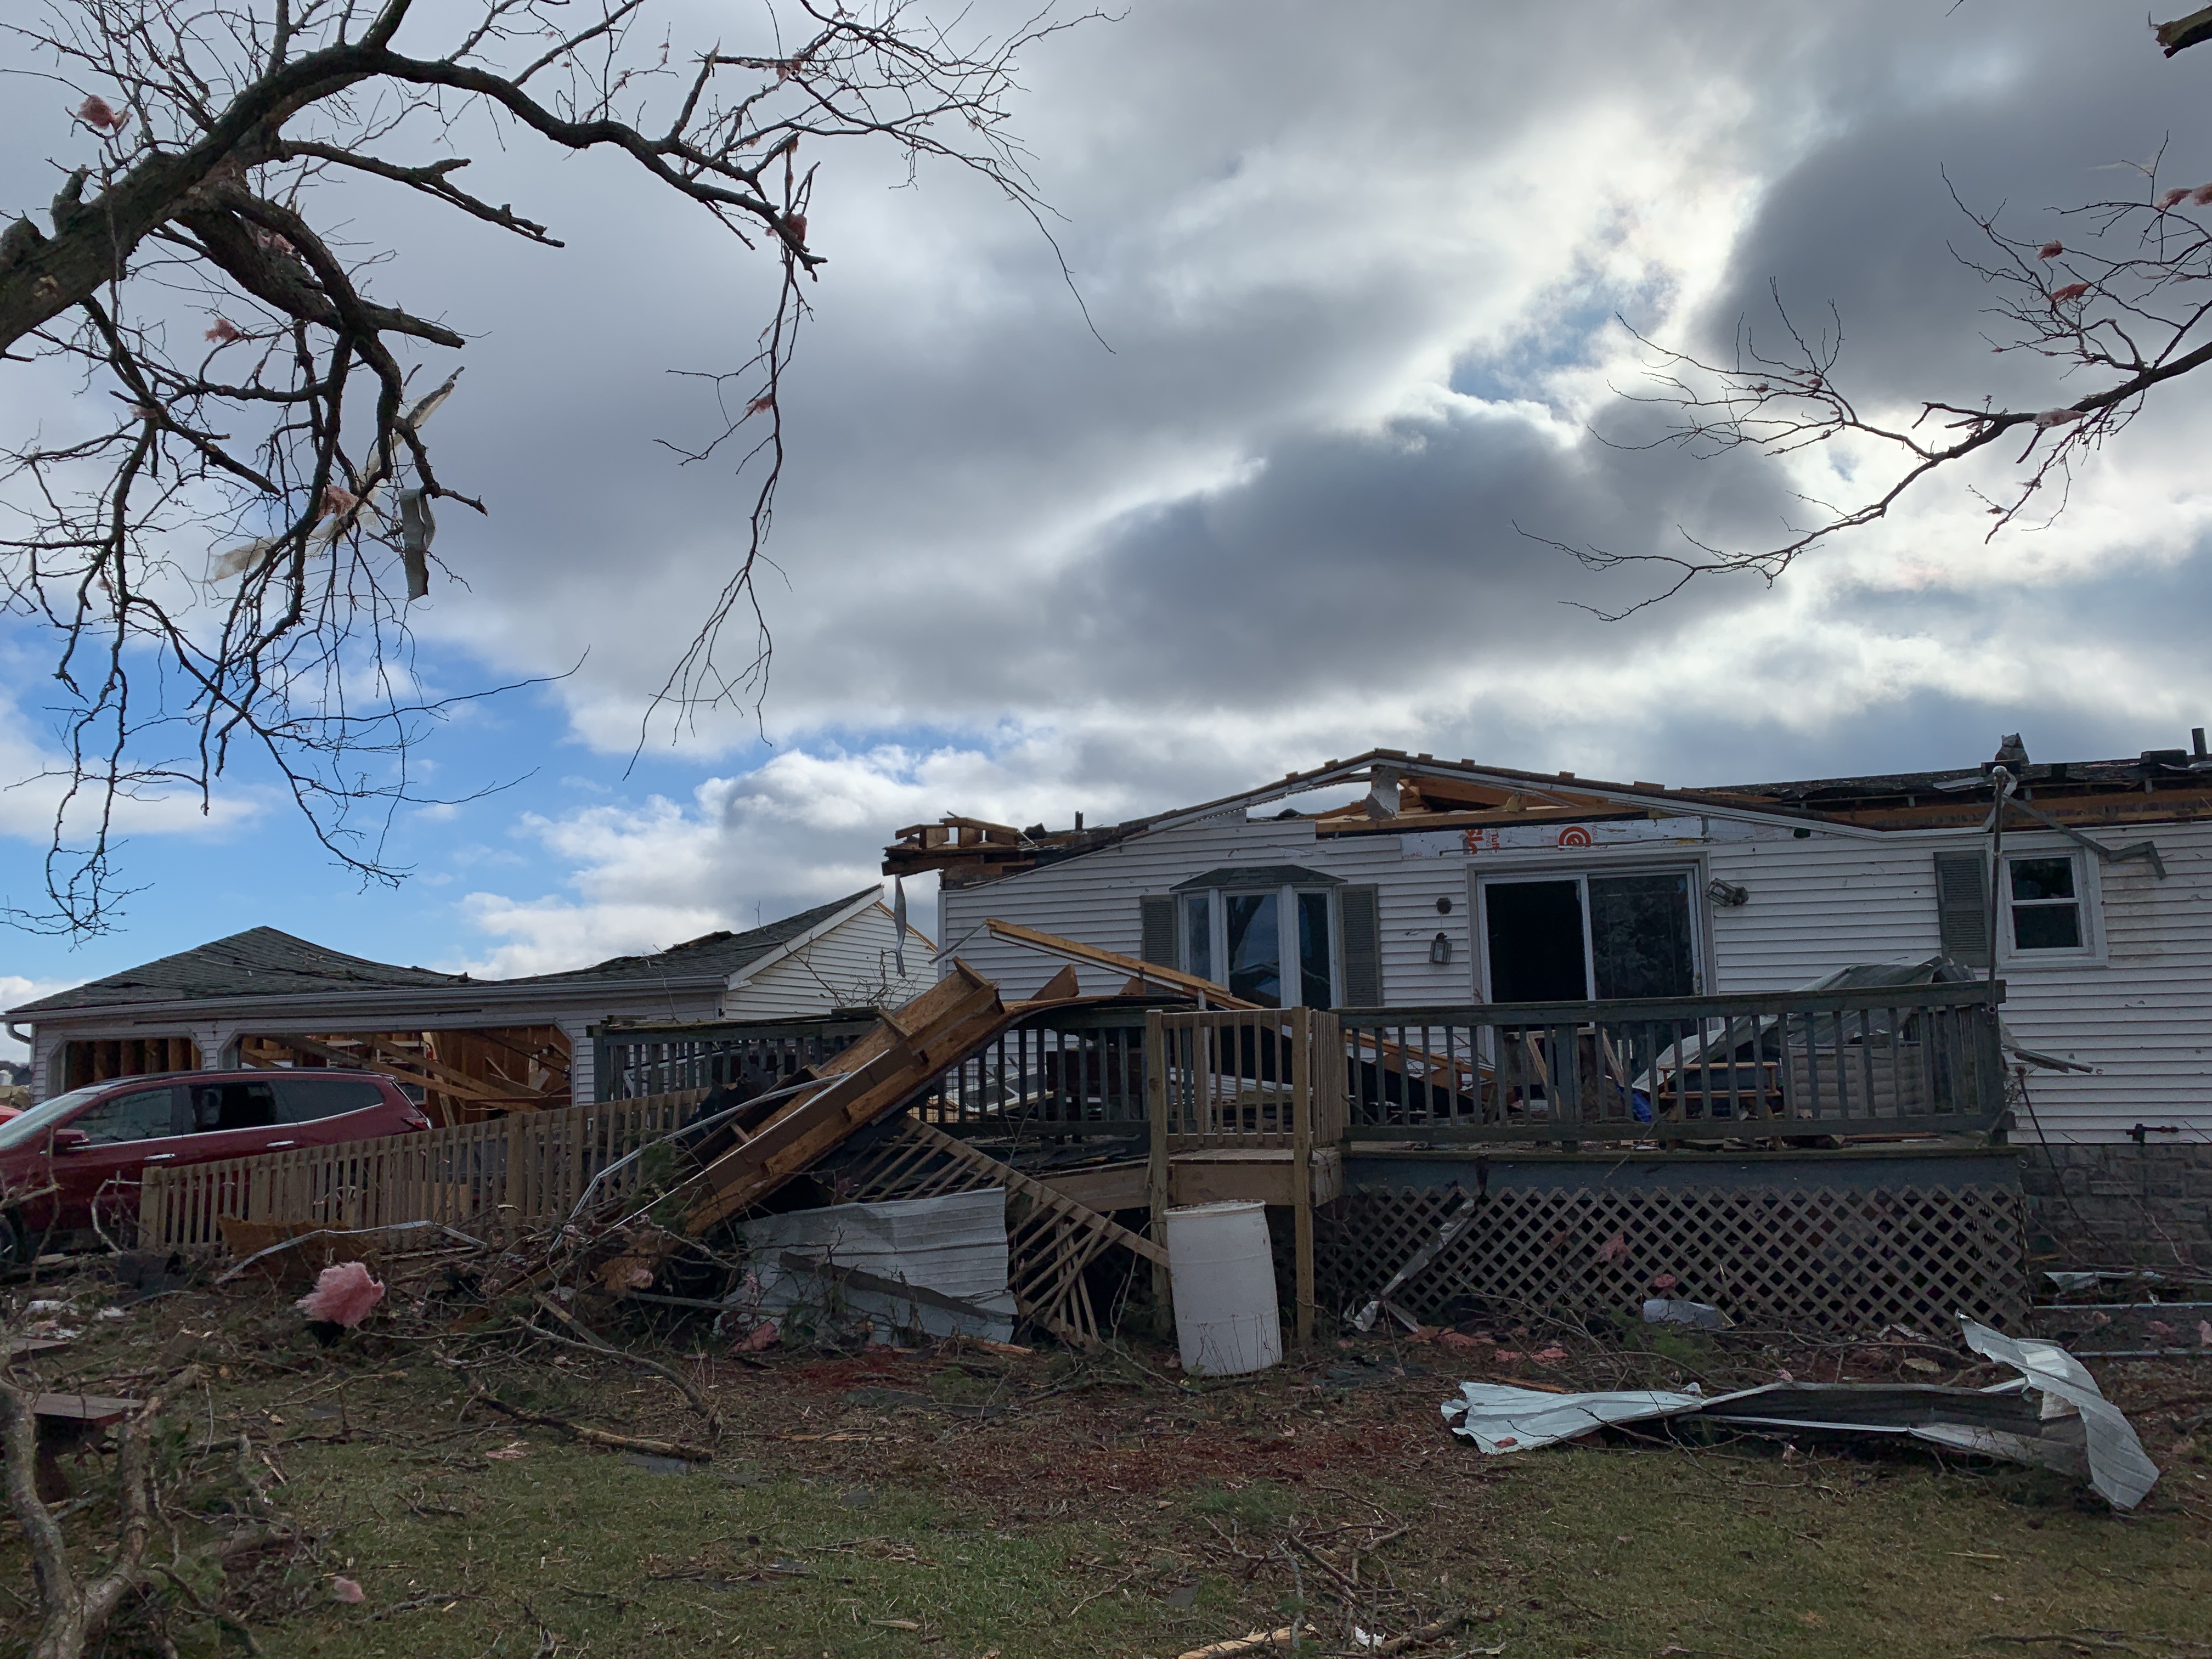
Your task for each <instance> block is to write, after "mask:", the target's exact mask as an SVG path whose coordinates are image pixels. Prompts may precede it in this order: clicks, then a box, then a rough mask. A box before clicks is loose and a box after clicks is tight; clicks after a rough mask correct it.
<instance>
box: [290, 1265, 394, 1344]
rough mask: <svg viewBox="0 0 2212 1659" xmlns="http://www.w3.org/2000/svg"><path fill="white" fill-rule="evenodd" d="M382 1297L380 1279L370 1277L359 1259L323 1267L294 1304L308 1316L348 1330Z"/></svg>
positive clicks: (364, 1317) (367, 1313)
mask: <svg viewBox="0 0 2212 1659" xmlns="http://www.w3.org/2000/svg"><path fill="white" fill-rule="evenodd" d="M383 1300H384V1285H383V1281H381V1280H380V1279H373V1278H371V1277H370V1276H369V1272H368V1268H367V1267H363V1266H362V1264H361V1263H360V1262H358V1261H341V1262H339V1263H338V1264H337V1266H336V1267H325V1268H324V1269H323V1271H322V1273H320V1275H319V1276H318V1277H317V1279H316V1280H315V1288H314V1289H313V1290H312V1291H308V1292H307V1295H305V1296H303V1297H301V1298H300V1299H299V1301H297V1302H296V1303H295V1304H293V1305H294V1306H295V1307H296V1308H298V1309H299V1310H300V1311H301V1313H303V1314H305V1315H307V1317H308V1318H310V1319H318V1320H322V1321H324V1322H326V1323H329V1324H332V1325H336V1326H338V1327H340V1328H342V1329H345V1330H351V1329H353V1328H354V1327H355V1326H356V1325H358V1324H360V1323H361V1322H362V1320H364V1319H366V1318H368V1316H369V1313H370V1310H373V1309H374V1307H375V1306H376V1304H378V1303H380V1302H381V1301H383Z"/></svg>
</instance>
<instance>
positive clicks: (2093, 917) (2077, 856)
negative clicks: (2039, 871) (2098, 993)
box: [1997, 836, 2110, 973]
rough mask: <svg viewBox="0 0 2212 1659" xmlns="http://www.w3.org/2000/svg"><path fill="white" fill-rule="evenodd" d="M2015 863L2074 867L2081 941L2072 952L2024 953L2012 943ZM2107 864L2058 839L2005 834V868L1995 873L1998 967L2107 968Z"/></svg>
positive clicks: (2017, 969)
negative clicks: (2059, 861) (2031, 861)
mask: <svg viewBox="0 0 2212 1659" xmlns="http://www.w3.org/2000/svg"><path fill="white" fill-rule="evenodd" d="M2015 859H2065V860H2069V862H2070V863H2071V864H2072V865H2073V866H2074V902H2075V904H2076V905H2077V906H2079V907H2080V908H2081V944H2080V945H2075V946H2074V947H2072V948H2071V949H2069V950H2049V951H2023V950H2021V948H2020V947H2019V946H2018V945H2015V944H2014V943H2013V899H2012V865H2013V860H2015ZM2103 863H2104V860H2102V859H2100V858H2098V857H2097V856H2096V855H2095V854H2093V853H2091V852H2090V851H2089V850H2088V848H2085V847H2076V846H2074V845H2072V844H2071V843H2070V842H2063V841H2061V840H2059V839H2058V838H2057V837H2056V836H2053V837H2051V838H2050V839H2049V840H2047V841H2046V840H2044V839H2043V838H2041V837H2038V838H2035V839H2034V840H2032V841H2031V840H2027V838H2025V837H2023V838H2022V840H2021V842H2015V840H2014V839H2013V837H2012V836H2006V837H2005V842H2004V855H2003V866H2002V868H2001V869H2000V870H1999V871H1998V872H1997V894H1998V898H1999V901H2000V902H1999V906H1998V908H1999V912H2000V914H1999V915H1998V917H1997V966H1998V967H1999V969H2002V970H2003V971H2006V972H2008V973H2034V972H2036V971H2037V970H2038V969H2065V968H2084V967H2097V968H2101V967H2104V966H2105V965H2106V963H2108V962H2109V961H2110V957H2109V956H2108V955H2107V954H2106V944H2105V890H2104V883H2103V881H2102V879H2101V877H2100V869H2099V866H2101V865H2102V864H2103Z"/></svg>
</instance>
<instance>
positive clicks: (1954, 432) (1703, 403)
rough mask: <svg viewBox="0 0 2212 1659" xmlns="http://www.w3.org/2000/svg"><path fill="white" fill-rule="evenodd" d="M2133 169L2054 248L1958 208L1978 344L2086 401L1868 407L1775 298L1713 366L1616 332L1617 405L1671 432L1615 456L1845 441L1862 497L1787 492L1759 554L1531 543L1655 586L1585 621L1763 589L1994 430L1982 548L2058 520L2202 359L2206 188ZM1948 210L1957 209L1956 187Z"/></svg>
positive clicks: (1792, 448)
mask: <svg viewBox="0 0 2212 1659" xmlns="http://www.w3.org/2000/svg"><path fill="white" fill-rule="evenodd" d="M2142 173H2143V177H2144V180H2145V185H2144V194H2143V197H2142V199H2140V200H2119V199H2114V200H2108V201H2101V202H2092V203H2089V204H2085V205H2083V206H2081V207H2076V208H2072V209H2069V210H2065V212H2064V214H2063V218H2064V220H2065V222H2066V223H2067V224H2068V226H2069V227H2070V228H2069V232H2068V234H2067V235H2066V236H2065V237H2064V238H2063V240H2048V241H2027V240H2021V239H2019V238H2016V237H2014V236H2012V235H2009V234H2007V233H2006V232H2004V231H2003V230H2002V229H2000V228H1999V227H1998V225H1997V222H1996V217H1995V216H1993V215H1992V216H1983V215H1980V214H1976V213H1973V212H1972V210H1971V209H1968V208H1967V207H1966V204H1965V203H1964V202H1959V207H1960V210H1961V211H1962V212H1966V213H1967V214H1968V215H1969V216H1970V217H1972V220H1973V223H1974V225H1975V228H1976V230H1977V232H1978V234H1979V236H1980V238H1981V240H1982V244H1983V246H1982V248H1981V251H1980V252H1977V253H1971V254H1960V255H1959V256H1958V257H1959V258H1960V263H1961V264H1964V265H1966V268H1967V269H1969V270H1972V271H1973V272H1974V273H1975V274H1976V275H1977V276H1978V277H1980V278H1981V280H1982V281H1983V283H1984V284H1986V285H1987V286H1988V287H1989V289H1990V291H1991V292H1992V294H1993V295H1995V299H1994V301H1993V303H1992V304H1991V305H1990V306H1989V307H1987V308H1986V314H1987V315H1989V316H1990V317H1991V318H1993V319H1996V325H1995V327H1994V328H1993V329H1992V330H1991V331H1990V332H1989V334H1988V335H1987V336H1986V337H1987V338H1988V339H1989V341H1990V349H1991V350H1992V351H1993V352H1994V353H1996V355H1999V356H2006V355H2019V356H2031V357H2037V358H2040V359H2043V360H2045V361H2048V362H2051V363H2052V364H2053V365H2054V366H2056V370H2057V378H2058V379H2060V380H2064V379H2068V378H2072V377H2075V376H2080V377H2082V378H2090V379H2094V380H2099V381H2100V382H2101V384H2100V385H2098V386H2097V387H2096V389H2095V390H2093V391H2091V392H2086V393H2083V394H2081V395H2080V396H2077V397H2075V398H2073V399H2072V400H2070V401H2067V402H2054V404H2052V406H2051V407H2047V408H2043V409H2005V408H2000V407H1999V406H1997V404H1996V402H1995V400H1994V399H1991V398H1982V399H1980V400H1978V401H1968V400H1964V399H1958V400H1945V399H1929V400H1928V401H1926V402H1923V403H1922V404H1919V405H1918V408H1917V411H1905V412H1900V413H1886V412H1882V411H1869V410H1866V409H1864V408H1863V407H1862V406H1861V405H1860V404H1858V403H1857V401H1856V400H1855V399H1853V398H1851V397H1850V396H1848V395H1847V394H1846V393H1845V392H1844V390H1843V389H1842V388H1841V387H1840V386H1838V382H1837V378H1836V376H1837V369H1838V364H1839V363H1840V362H1841V361H1842V356H1843V346H1844V329H1843V322H1842V319H1841V318H1840V317H1839V316H1838V314H1837V313H1836V312H1835V310H1834V308H1833V307H1830V308H1829V310H1828V313H1827V316H1826V319H1825V320H1824V322H1823V324H1822V325H1821V327H1820V328H1819V329H1818V330H1817V331H1807V330H1806V329H1804V328H1802V327H1801V326H1800V325H1799V324H1798V323H1797V321H1796V319H1793V318H1792V316H1791V315H1790V311H1789V309H1788V307H1786V306H1785V305H1784V302H1783V299H1782V295H1781V293H1780V290H1779V289H1772V290H1771V293H1772V296H1773V315H1774V319H1775V321H1774V323H1773V324H1772V325H1770V331H1769V332H1768V333H1767V334H1766V335H1765V337H1761V335H1760V334H1759V331H1757V330H1755V329H1754V328H1753V327H1752V326H1751V325H1750V324H1748V323H1747V322H1745V323H1740V324H1739V325H1738V328H1737V333H1736V342H1735V349H1734V351H1733V352H1732V353H1731V354H1730V355H1729V356H1728V357H1727V358H1725V359H1723V360H1718V361H1709V360H1706V359H1703V358H1699V357H1696V356H1690V355H1688V354H1686V353H1683V352H1680V351H1674V350H1671V349H1668V348H1666V347H1664V346H1661V345H1658V344H1656V343H1654V342H1652V341H1650V340H1649V339H1647V338H1645V337H1644V336H1643V335H1641V334H1638V333H1636V331H1634V330H1633V329H1631V330H1630V332H1631V333H1632V335H1634V336H1635V338H1636V340H1637V342H1638V344H1639V345H1641V346H1642V347H1643V348H1644V352H1645V362H1646V369H1647V375H1648V385H1649V389H1648V390H1646V391H1644V392H1638V393H1631V394H1626V395H1627V398H1628V401H1630V402H1632V403H1640V404H1651V405H1656V406H1659V407H1661V408H1663V409H1665V410H1668V424H1667V426H1666V428H1665V429H1664V430H1663V431H1662V433H1661V434H1660V435H1659V436H1658V437H1656V438H1655V439H1652V440H1650V441H1648V442H1644V443H1640V444H1616V446H1615V447H1631V448H1656V447H1662V446H1669V447H1678V448H1680V449H1683V450H1685V451H1686V452H1687V453H1690V454H1692V455H1693V456H1697V457H1699V458H1711V457H1713V456H1717V455H1722V454H1725V453H1730V452H1732V451H1739V450H1747V451H1751V452H1753V453H1757V454H1760V455H1764V456H1765V457H1768V458H1769V459H1786V458H1788V457H1790V456H1792V455H1795V454H1796V453H1799V452H1801V451H1804V450H1807V449H1809V448H1812V447H1814V446H1818V445H1822V444H1828V443H1832V442H1835V441H1838V440H1845V441H1856V442H1858V443H1861V444H1863V445H1864V446H1865V447H1866V449H1867V450H1869V451H1870V452H1871V453H1872V454H1873V456H1874V457H1875V466H1874V467H1873V468H1872V473H1873V476H1874V477H1875V483H1874V484H1873V485H1872V486H1870V487H1869V489H1867V490H1866V491H1865V492H1864V493H1863V494H1862V495H1859V496H1857V498H1855V499H1853V500H1850V501H1844V502H1842V503H1838V502H1833V501H1822V500H1817V499H1814V498H1813V497H1811V496H1806V495H1800V496H1799V497H1798V498H1797V499H1798V501H1799V502H1800V503H1801V505H1802V507H1803V508H1804V509H1805V513H1804V517H1803V520H1802V522H1799V523H1795V524H1792V525H1790V526H1788V527H1787V528H1786V530H1785V531H1784V534H1783V535H1782V536H1781V537H1780V538H1778V539H1776V540H1774V541H1772V542H1769V543H1765V544H1755V545H1752V546H1748V547H1723V546H1720V545H1717V544H1713V543H1711V542H1708V541H1705V540H1702V539H1700V538H1698V537H1696V536H1693V535H1692V534H1690V532H1687V531H1683V532H1680V533H1681V535H1682V538H1683V540H1684V542H1685V543H1686V544H1687V545H1688V547H1689V549H1690V551H1689V552H1687V553H1685V554H1680V555H1676V554H1664V553H1618V552H1612V551H1608V550H1604V549H1600V548H1595V547H1589V546H1572V545H1570V544H1565V543H1562V542H1558V541H1553V540H1552V539H1551V538H1547V537H1537V538H1535V539H1537V540H1541V541H1544V542H1545V543H1546V544H1547V545H1550V546H1553V547H1558V548H1559V549H1561V550H1563V551H1565V552H1568V553H1571V554H1572V555H1573V556H1575V557H1576V558H1577V559H1579V560H1581V561H1582V562H1583V564H1584V565H1585V566H1587V567H1589V568H1593V569H1600V570H1610V569H1619V568H1624V567H1627V566H1632V565H1637V566H1641V565H1650V566H1652V567H1655V568H1657V569H1659V570H1661V571H1662V572H1663V573H1664V575H1663V585H1662V586H1661V587H1660V588H1659V589H1657V590H1656V591H1655V592H1652V593H1650V594H1649V595H1647V596H1646V597H1644V598H1643V599H1638V601H1636V602H1635V603H1633V604H1632V605H1628V606H1627V607H1626V608H1625V609H1623V610H1621V611H1613V612H1604V611H1601V612H1599V613H1598V614H1600V615H1601V616H1605V617H1607V619H1608V620H1619V619H1620V617H1626V616H1627V615H1630V614H1632V612H1634V611H1638V610H1641V609H1642V608H1644V606H1645V605H1652V604H1656V603H1657V602H1658V601H1659V600H1662V599H1668V598H1670V597H1672V596H1673V595H1674V594H1675V593H1679V592H1681V591H1682V589H1683V588H1684V587H1685V586H1687V585H1688V584H1689V583H1690V582H1692V580H1695V579H1697V578H1698V577H1700V576H1706V575H1713V574H1723V573H1729V572H1736V573H1743V572H1749V573H1753V574H1759V575H1760V576H1763V577H1765V579H1766V580H1770V581H1771V580H1774V579H1775V578H1776V577H1778V576H1779V575H1780V574H1782V573H1783V572H1784V571H1785V570H1787V569H1788V568H1790V565H1791V564H1792V563H1794V562H1796V560H1797V558H1798V557H1799V556H1801V555H1802V554H1804V553H1807V552H1808V551H1810V550H1814V548H1816V547H1818V546H1820V544H1823V543H1826V542H1828V541H1830V540H1832V539H1834V538H1837V537H1838V536H1841V535H1843V534H1844V533H1846V532H1850V531H1854V530H1860V529H1863V528H1864V527H1866V526H1869V525H1872V524H1874V523H1876V522H1877V521H1879V520H1882V519H1884V518H1886V517H1887V516H1888V514H1889V512H1890V509H1891V508H1892V507H1894V506H1895V505H1896V504H1897V503H1898V502H1899V501H1900V500H1902V499H1903V498H1904V496H1905V494H1906V493H1907V492H1908V491H1909V490H1911V489H1912V488H1913V487H1914V486H1915V485H1917V484H1918V483H1921V481H1922V480H1923V479H1925V478H1927V477H1929V476H1930V475H1931V474H1933V473H1936V472H1937V471H1942V469H1944V468H1947V467H1952V466H1954V465H1957V464H1959V463H1960V462H1963V461H1965V460H1966V459H1969V458H1970V457H1972V456H1975V455H1977V454H1978V453H1980V452H1982V451H1984V450H1986V449H1990V448H1991V447H1992V446H1995V445H1996V444H1997V443H1998V441H2000V440H2001V439H2004V438H2005V437H2006V436H2007V435H2008V434H2015V435H2018V436H2019V437H2020V439H2021V448H2020V450H2019V453H2017V454H2015V455H2013V456H2011V458H2010V459H2009V460H2008V461H2007V462H2005V463H2004V465H2006V466H2007V467H2008V469H2009V471H2010V473H2011V477H2010V478H2009V479H2008V482H2007V483H2004V484H2003V485H2002V487H2000V488H1996V489H1976V491H1975V495H1976V498H1977V499H1978V500H1979V501H1981V502H1982V504H1983V507H1984V512H1985V513H1986V515H1987V517H1988V519H1989V530H1988V534H1987V537H1985V538H1984V539H1989V538H1994V537H1996V534H1997V533H1998V532H2000V531H2002V530H2006V529H2008V528H2010V527H2012V526H2015V525H2016V524H2019V523H2021V522H2022V521H2023V520H2028V521H2032V522H2034V523H2047V522H2049V520H2051V518H2054V517H2055V516H2056V515H2057V513H2058V512H2059V511H2061V510H2062V509H2063V507H2064V504H2065V501H2066V498H2067V495H2068V491H2069V486H2070V484H2071V481H2072V477H2073V469H2074V467H2075V464H2076V463H2077V462H2078V461H2079V460H2080V459H2081V458H2082V457H2083V456H2084V455H2086V454H2087V453H2089V452H2091V451H2093V450H2095V449H2097V448H2100V447H2102V446H2103V444H2104V443H2105V442H2106V441H2107V440H2108V439H2110V438H2112V437H2113V436H2114V435H2118V433H2120V432H2122V431H2123V430H2124V429H2125V428H2126V427H2127V425H2128V423H2129V422H2130V421H2132V420H2133V419H2134V418H2135V416H2136V413H2137V412H2138V411H2139V410H2141V409H2142V404H2143V399H2144V398H2146V397H2147V396H2148V394H2149V393H2150V392H2153V391H2154V389H2155V388H2157V387H2158V386H2161V385H2163V384H2165V383H2166V381H2168V380H2175V379H2178V378H2179V377H2180V376H2182V375H2185V374H2192V373H2194V372H2195V371H2196V370H2197V369H2199V368H2203V367H2204V365H2205V364H2207V363H2208V362H2212V291H2208V290H2207V289H2205V288H2204V287H2203V284H2204V283H2208V282H2212V214H2208V213H2207V212H2205V211H2204V210H2207V209H2212V184H2206V185H2196V186H2193V187H2192V186H2180V187H2165V186H2161V185H2160V184H2159V181H2158V176H2157V167H2156V166H2155V165H2152V166H2149V167H2144V168H2143V169H2142ZM1952 199H1953V200H1954V202H1956V201H1958V197H1957V194H1956V192H1955V191H1954V193H1953V198H1952ZM1623 326H1624V327H1626V326H1627V325H1626V322H1625V321H1624V322H1623ZM2057 395H2058V396H2063V393H2059V394H2057ZM1601 441H1607V440H1603V439H1601ZM1883 456H1887V458H1888V464H1887V465H1882V464H1881V459H1880V458H1881V457H1883ZM1584 608H1585V609H1588V608H1590V607H1584Z"/></svg>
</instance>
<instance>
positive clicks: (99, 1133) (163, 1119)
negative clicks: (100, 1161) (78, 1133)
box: [66, 1088, 177, 1146]
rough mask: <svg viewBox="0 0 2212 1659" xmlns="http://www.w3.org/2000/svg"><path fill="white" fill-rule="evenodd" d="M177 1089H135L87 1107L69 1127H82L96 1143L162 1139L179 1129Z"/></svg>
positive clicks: (105, 1144) (109, 1143)
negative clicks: (177, 1120)
mask: <svg viewBox="0 0 2212 1659" xmlns="http://www.w3.org/2000/svg"><path fill="white" fill-rule="evenodd" d="M176 1100H177V1091H175V1090H174V1089H173V1088H162V1089H133V1090H131V1091H130V1092H129V1093H128V1094H120V1095H112V1096H110V1097H108V1098H107V1099H106V1100H103V1101H101V1102H100V1103H99V1104H98V1105H96V1106H88V1107H87V1108H86V1109H84V1110H83V1111H82V1112H79V1113H78V1114H77V1115H76V1116H75V1117H73V1118H71V1119H70V1121H69V1123H68V1125H67V1126H66V1127H70V1128H72V1129H81V1130H82V1131H83V1132H84V1134H85V1138H86V1139H88V1140H90V1141H91V1142H92V1144H93V1145H94V1146H114V1145H116V1144H118V1142H121V1141H125V1140H159V1139H161V1138H162V1137H163V1136H165V1135H172V1134H174V1133H176V1132H177V1130H176V1117H175V1114H176Z"/></svg>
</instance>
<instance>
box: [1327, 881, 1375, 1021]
mask: <svg viewBox="0 0 2212 1659" xmlns="http://www.w3.org/2000/svg"><path fill="white" fill-rule="evenodd" d="M1336 914H1337V915H1338V917H1339V918H1340V921H1341V923H1342V925H1343V928H1344V1006H1346V1007H1347V1008H1380V1007H1381V1006H1383V906H1382V889H1380V888H1379V887H1340V888H1338V889H1337V891H1336Z"/></svg>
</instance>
